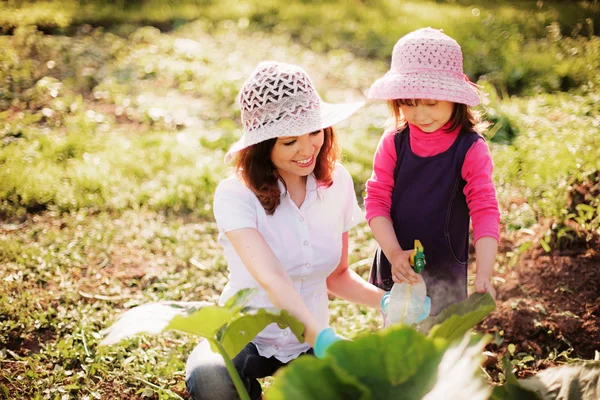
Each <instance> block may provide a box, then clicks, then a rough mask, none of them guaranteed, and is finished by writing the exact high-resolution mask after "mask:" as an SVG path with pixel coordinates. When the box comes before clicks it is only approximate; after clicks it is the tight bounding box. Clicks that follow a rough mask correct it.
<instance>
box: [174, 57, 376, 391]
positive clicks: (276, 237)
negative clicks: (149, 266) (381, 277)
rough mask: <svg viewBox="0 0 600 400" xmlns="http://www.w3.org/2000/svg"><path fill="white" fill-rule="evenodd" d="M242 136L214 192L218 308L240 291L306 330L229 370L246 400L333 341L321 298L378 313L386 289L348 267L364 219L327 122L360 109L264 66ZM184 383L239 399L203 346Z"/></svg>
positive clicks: (276, 337)
mask: <svg viewBox="0 0 600 400" xmlns="http://www.w3.org/2000/svg"><path fill="white" fill-rule="evenodd" d="M240 103H241V117H242V122H243V124H244V135H243V137H242V138H241V139H240V140H239V141H238V142H237V143H235V144H234V145H233V146H232V148H231V149H230V150H229V152H228V153H227V155H226V156H225V161H226V162H231V161H234V166H235V174H234V175H233V176H231V177H229V178H227V179H225V180H224V181H222V182H221V183H220V184H219V186H218V187H217V190H216V193H215V200H214V213H215V218H216V221H217V226H218V228H219V242H220V243H221V245H222V246H223V248H224V251H225V256H226V258H227V262H228V268H229V282H228V283H227V285H226V287H225V289H224V290H223V293H222V295H221V298H220V303H221V304H223V303H224V302H225V301H227V299H228V298H230V297H231V296H232V295H234V294H235V293H236V292H238V291H239V290H241V289H244V288H254V289H256V291H257V295H256V296H254V297H253V298H252V299H251V300H250V303H249V304H248V305H249V306H251V307H256V308H271V307H276V308H279V309H284V310H287V311H288V312H290V314H292V315H293V316H294V317H296V318H297V319H298V320H299V321H300V322H302V323H303V324H304V327H305V331H304V335H305V342H304V343H300V342H298V340H297V339H296V337H295V336H294V335H293V334H292V333H291V331H290V330H289V329H280V328H279V327H278V326H277V325H276V324H271V325H269V326H268V327H266V328H265V329H264V330H263V331H262V332H261V333H260V334H259V335H258V336H257V337H256V338H255V339H254V340H253V341H252V342H250V343H249V344H248V345H247V346H246V347H245V348H244V349H243V350H242V351H241V352H240V354H238V355H237V356H236V357H235V358H234V359H233V363H234V365H235V367H236V369H237V371H238V373H239V374H240V376H241V378H242V381H243V382H244V384H245V385H246V389H247V390H248V392H249V394H250V397H251V398H252V399H259V398H260V396H261V387H260V383H259V382H258V380H257V378H262V377H265V376H270V375H273V374H274V373H275V371H277V370H278V369H279V368H280V367H282V366H284V365H285V364H287V363H288V362H290V361H291V360H293V359H295V358H297V357H298V356H300V355H302V354H313V353H314V354H315V355H316V356H317V357H322V356H323V354H324V353H325V351H326V349H327V348H328V346H329V345H330V344H331V343H333V342H335V341H336V340H339V339H340V337H339V336H338V335H336V334H335V333H334V332H333V330H332V329H331V328H329V327H328V322H329V321H328V298H327V291H328V290H329V291H330V292H332V293H334V294H335V295H337V296H339V297H341V298H344V299H347V300H349V301H351V302H354V303H358V304H363V305H366V306H369V307H373V308H379V307H380V302H381V300H382V295H383V294H384V291H383V290H381V289H378V288H376V287H375V286H373V285H371V284H369V283H368V282H366V281H364V280H363V279H362V278H361V277H360V276H359V275H357V274H356V273H355V272H354V271H352V270H351V269H348V230H349V229H350V228H352V227H353V226H355V225H356V224H357V223H359V222H360V221H361V220H362V218H363V216H362V212H361V210H360V208H359V207H358V203H357V201H356V197H355V194H354V185H353V183H352V177H351V176H350V174H349V173H348V171H346V169H344V167H342V165H340V164H338V163H336V160H337V156H338V148H337V144H336V139H335V134H334V131H333V128H332V127H331V126H332V125H333V124H335V123H337V122H340V121H342V120H344V119H345V118H347V117H349V116H350V115H351V114H352V113H354V112H355V111H356V110H357V109H358V108H360V107H361V105H362V103H356V104H341V105H332V104H327V103H324V102H323V101H322V100H321V99H320V97H319V95H318V94H317V92H316V91H315V89H314V86H313V84H312V82H311V80H310V78H309V77H308V75H307V74H306V72H305V71H304V70H303V69H301V68H300V67H297V66H294V65H289V64H283V63H277V62H263V63H260V64H259V65H258V67H257V68H256V69H255V70H254V72H253V73H252V76H251V77H250V78H249V79H248V80H247V81H246V82H245V84H244V85H243V87H242V90H241V92H240ZM186 370H187V371H186V385H187V388H188V391H189V392H190V394H191V395H192V397H193V398H194V399H236V398H238V396H237V393H236V391H235V388H234V386H233V383H232V382H231V379H230V378H229V375H228V373H227V371H226V369H225V365H224V362H223V359H222V358H221V357H220V356H219V355H218V354H215V353H213V352H212V351H211V350H210V346H209V345H208V343H207V342H206V341H203V342H201V343H200V344H199V345H198V347H196V349H195V350H194V351H193V352H192V354H191V355H190V357H189V359H188V362H187V368H186Z"/></svg>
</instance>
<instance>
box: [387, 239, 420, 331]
mask: <svg viewBox="0 0 600 400" xmlns="http://www.w3.org/2000/svg"><path fill="white" fill-rule="evenodd" d="M410 265H412V266H413V270H414V271H415V272H416V273H421V271H423V269H424V268H425V254H424V249H423V245H421V242H420V241H418V240H415V246H414V252H413V254H412V255H411V257H410ZM426 297H427V287H426V286H425V282H424V281H423V279H422V278H421V281H420V282H419V283H417V284H416V285H414V286H413V285H411V284H409V283H406V282H403V283H394V286H392V290H391V291H390V297H389V300H388V308H387V318H386V321H385V326H390V325H395V324H402V325H412V324H414V323H416V322H418V321H419V317H420V316H421V314H422V313H423V311H424V308H425V298H426Z"/></svg>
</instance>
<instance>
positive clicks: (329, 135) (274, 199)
mask: <svg viewBox="0 0 600 400" xmlns="http://www.w3.org/2000/svg"><path fill="white" fill-rule="evenodd" d="M323 131H324V132H323V146H322V147H321V150H320V151H319V155H318V156H317V160H316V165H315V169H314V171H313V174H314V175H315V178H316V180H317V182H318V184H319V186H325V187H329V186H331V184H332V183H333V177H332V174H333V170H334V169H335V163H336V161H337V159H338V154H339V148H338V144H337V140H336V138H335V134H334V132H333V128H332V127H329V128H325V129H323ZM276 141H277V138H274V139H269V140H265V141H264V142H260V143H257V144H255V145H252V146H250V147H246V148H245V149H243V150H240V151H239V153H238V154H237V156H236V158H235V162H234V168H235V171H236V172H237V173H238V174H239V175H240V176H241V178H242V180H243V181H244V183H245V184H246V186H247V187H248V188H250V190H252V191H253V192H254V194H256V197H258V200H259V201H260V204H262V206H263V208H264V209H265V211H266V212H267V214H268V215H272V214H273V213H274V212H275V209H276V208H277V206H278V205H279V203H280V198H281V193H280V190H279V186H278V185H277V181H278V180H281V181H282V183H283V185H284V186H285V182H284V181H283V179H281V178H280V177H279V175H278V174H277V169H276V168H275V165H273V162H272V161H271V152H272V151H273V147H274V146H275V142H276Z"/></svg>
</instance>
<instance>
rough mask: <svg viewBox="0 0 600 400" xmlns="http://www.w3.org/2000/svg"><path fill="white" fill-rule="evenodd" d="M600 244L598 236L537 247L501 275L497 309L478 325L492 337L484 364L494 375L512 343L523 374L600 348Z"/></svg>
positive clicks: (587, 356) (589, 355) (590, 354)
mask: <svg viewBox="0 0 600 400" xmlns="http://www.w3.org/2000/svg"><path fill="white" fill-rule="evenodd" d="M505 245H506V243H505ZM599 249H600V240H595V241H594V243H588V245H587V246H586V247H585V248H578V249H569V250H562V251H558V250H557V251H554V252H551V253H546V252H545V251H544V250H543V249H542V248H539V247H535V248H532V249H530V250H529V251H527V252H526V253H525V254H524V255H523V256H522V258H521V259H520V261H519V263H518V265H517V266H516V267H515V268H514V269H511V270H510V271H507V273H506V274H504V276H502V278H504V280H505V282H504V283H503V284H502V285H501V286H499V287H498V288H497V309H496V311H494V312H493V313H491V314H490V315H489V316H488V317H487V318H486V319H485V320H484V321H483V322H482V323H481V324H480V325H479V326H478V330H479V331H482V332H487V333H489V334H491V335H492V337H493V338H494V340H493V342H492V343H491V344H489V345H488V347H487V350H488V351H489V352H490V353H491V356H490V357H489V359H488V360H487V362H486V364H485V367H486V370H487V372H488V374H489V375H490V377H491V378H492V379H493V380H497V379H498V374H499V373H500V372H502V368H501V364H502V361H501V360H502V358H503V357H504V356H505V355H506V354H507V352H508V353H510V352H509V350H508V349H509V344H513V345H514V346H515V347H514V348H512V346H511V350H512V353H510V354H509V356H510V359H511V360H513V365H514V366H515V367H516V374H517V377H519V378H524V377H528V376H531V375H534V374H535V373H536V372H537V371H539V370H542V369H545V368H548V367H551V366H555V365H557V364H561V363H564V362H567V361H573V360H574V359H593V358H594V356H595V352H596V351H600V251H599ZM527 356H531V357H527ZM525 357H526V358H525ZM520 360H523V361H520Z"/></svg>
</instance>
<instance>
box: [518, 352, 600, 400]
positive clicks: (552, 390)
mask: <svg viewBox="0 0 600 400" xmlns="http://www.w3.org/2000/svg"><path fill="white" fill-rule="evenodd" d="M519 383H520V385H521V387H522V388H523V389H524V390H529V391H531V392H534V393H536V394H537V395H539V396H538V398H542V399H547V398H548V399H549V398H561V399H562V398H565V399H567V398H568V399H570V400H597V399H600V362H595V361H590V362H583V363H578V364H570V365H563V366H560V367H554V368H548V369H546V370H544V371H542V372H539V373H538V374H537V375H536V376H533V377H531V378H527V379H524V380H521V381H519Z"/></svg>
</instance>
